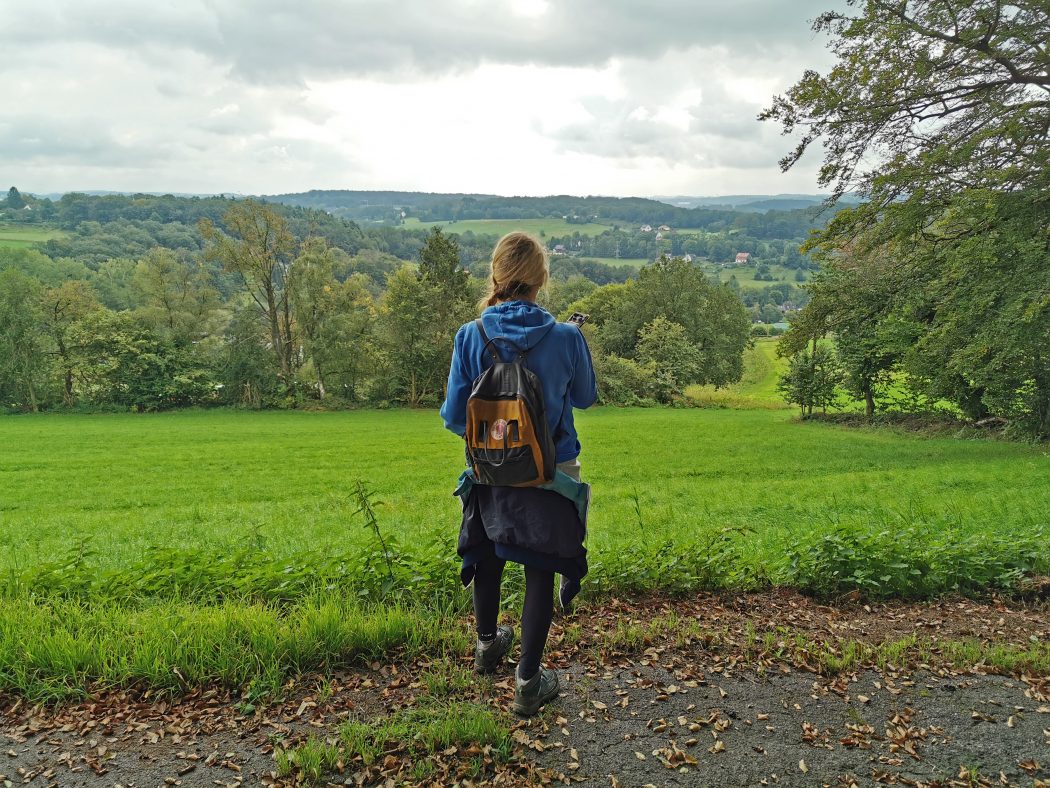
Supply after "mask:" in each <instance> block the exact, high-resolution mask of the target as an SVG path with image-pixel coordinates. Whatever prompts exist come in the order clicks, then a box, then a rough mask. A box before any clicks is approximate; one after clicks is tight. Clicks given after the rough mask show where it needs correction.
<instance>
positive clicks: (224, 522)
mask: <svg viewBox="0 0 1050 788" xmlns="http://www.w3.org/2000/svg"><path fill="white" fill-rule="evenodd" d="M769 344H771V343H769ZM759 347H760V348H761V349H762V351H761V353H760V358H764V357H765V356H766V353H765V344H760V345H759ZM792 415H793V414H791V413H785V412H776V411H736V410H723V411H719V410H688V409H687V410H663V409H661V410H656V409H653V410H645V409H615V408H600V409H596V410H594V411H593V412H586V413H582V414H580V415H579V426H580V431H581V437H582V441H583V444H584V451H583V454H582V457H581V459H582V462H583V466H584V473H585V476H586V477H587V479H588V480H590V481H591V482H592V483H593V484H594V490H595V497H594V507H593V512H592V517H591V522H590V536H589V546H590V549H591V550H592V551H593V552H592V557H593V559H594V561H595V563H596V564H599V565H600V564H602V562H609V561H612V562H613V563H616V562H618V561H620V560H623V557H624V556H625V555H626V553H625V551H626V550H628V549H638V550H642V551H643V552H644V550H646V549H649V548H652V549H654V550H655V549H656V546H658V545H659V544H661V543H663V542H665V541H668V540H670V541H671V542H673V543H676V544H679V545H681V547H682V549H683V550H685V549H694V548H695V547H696V545H698V544H703V543H705V540H709V539H714V538H717V536H718V535H719V534H721V533H722V529H727V528H730V529H733V528H746V529H747V532H746V533H741V534H740V535H739V536H737V537H734V539H735V548H739V555H738V556H737V557H736V558H735V559H734V560H737V561H739V562H740V567H738V568H740V569H742V570H743V569H746V570H749V571H750V572H751V574H753V575H754V576H770V577H773V578H778V577H780V578H782V579H786V578H788V575H789V574H790V573H789V567H786V566H785V561H786V555H787V548H788V547H789V546H790V544H791V543H792V542H794V541H799V540H801V541H803V542H806V541H807V540H812V539H817V538H819V537H820V536H821V535H822V534H825V533H828V532H830V531H833V530H835V529H836V528H839V527H846V528H850V529H855V530H857V531H858V532H863V533H868V532H870V531H871V530H872V529H875V530H883V529H885V530H887V531H888V532H889V533H891V534H892V533H894V532H901V533H904V532H909V533H910V532H912V530H914V529H918V530H915V533H928V534H929V535H931V536H934V535H935V536H936V538H938V539H941V538H948V537H949V536H951V538H959V539H965V538H970V537H983V536H988V537H995V538H1002V539H1012V538H1014V537H1023V536H1031V535H1032V534H1033V533H1035V532H1036V530H1038V529H1039V528H1044V529H1045V528H1046V525H1047V522H1048V520H1050V514H1048V513H1050V458H1048V456H1047V452H1046V450H1045V448H1032V447H1028V446H1022V445H1016V444H1010V443H999V442H991V441H987V442H983V441H981V442H965V441H956V440H951V439H920V438H913V437H908V436H904V435H900V434H896V433H893V432H887V431H875V430H871V431H865V430H846V429H839V428H834V427H829V426H823V425H817V424H798V423H794V422H792V421H791V417H792ZM0 441H2V443H3V445H4V446H6V447H9V450H8V451H5V452H4V454H3V456H2V457H0V501H2V504H0V509H2V511H0V518H2V528H0V548H2V549H0V577H2V576H4V575H7V574H10V573H11V572H18V571H21V570H25V569H27V568H31V567H33V566H34V565H37V564H40V563H42V562H47V561H49V560H52V559H54V557H55V556H57V555H61V554H65V553H67V552H69V551H70V550H71V548H74V547H75V546H76V545H77V544H78V543H79V542H80V541H81V540H89V544H90V546H91V549H92V551H93V553H92V558H91V560H90V562H91V563H92V564H95V565H97V566H99V567H119V566H122V565H127V564H132V563H135V562H137V561H140V560H141V558H142V556H143V554H144V551H146V550H147V549H148V548H151V547H167V548H179V549H185V550H191V551H204V552H210V551H219V552H222V551H223V550H230V551H232V550H235V549H237V548H239V547H241V546H244V545H246V544H252V545H258V547H259V549H260V550H264V551H267V552H269V553H272V554H275V555H277V556H285V555H294V554H298V553H302V552H305V551H319V552H321V553H325V552H332V551H344V552H345V551H348V550H349V551H353V550H354V549H356V548H363V546H364V545H366V544H367V543H368V541H369V536H368V534H367V533H366V531H365V530H364V528H363V527H362V525H361V522H360V520H359V518H356V519H355V518H352V516H351V514H352V512H353V511H354V509H355V508H356V507H355V506H354V505H353V503H352V502H350V503H348V502H345V501H340V498H341V497H345V496H346V495H348V494H349V493H350V491H351V489H352V486H353V483H354V480H356V479H362V480H364V482H365V483H366V484H367V485H368V486H369V487H371V488H373V489H374V490H375V491H376V492H377V496H378V498H379V499H380V500H381V501H382V502H383V503H382V504H381V505H380V506H379V507H378V516H379V521H380V525H381V527H382V528H384V529H386V530H387V531H388V532H390V533H392V534H396V535H398V537H400V538H402V539H406V540H408V541H409V542H411V543H416V544H422V543H425V542H428V541H430V540H435V539H438V540H440V539H444V538H452V537H453V536H454V535H455V533H456V530H457V526H458V503H457V502H456V501H455V500H454V499H453V498H452V497H451V495H450V493H451V489H452V486H453V483H454V481H455V477H456V475H458V472H459V470H460V469H461V465H462V459H461V458H462V453H461V447H460V443H459V440H458V439H457V438H455V437H454V436H452V435H450V434H447V433H445V432H444V431H443V430H442V428H441V425H440V422H439V419H438V417H437V415H436V413H434V412H431V411H389V412H369V411H360V412H352V413H294V412H293V413H287V412H270V413H248V412H230V411H213V412H182V413H172V414H161V415H127V416H121V415H105V416H60V415H50V416H49V415H42V416H32V417H9V418H6V419H4V420H3V421H2V422H0ZM408 447H412V448H411V450H409V448H408ZM726 569H728V567H726ZM606 580H608V578H606Z"/></svg>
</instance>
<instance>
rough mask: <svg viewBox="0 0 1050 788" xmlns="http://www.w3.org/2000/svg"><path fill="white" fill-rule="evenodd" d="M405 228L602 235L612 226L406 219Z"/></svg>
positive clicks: (546, 221)
mask: <svg viewBox="0 0 1050 788" xmlns="http://www.w3.org/2000/svg"><path fill="white" fill-rule="evenodd" d="M404 227H405V229H408V230H412V229H415V228H419V227H423V228H430V227H440V228H441V229H442V230H445V231H446V232H449V233H466V232H472V233H476V234H485V235H505V234H506V233H509V232H512V231H514V230H524V231H526V232H530V233H536V234H537V235H541V236H542V237H547V238H550V237H553V236H559V237H560V236H563V235H572V234H573V233H580V235H601V234H602V233H604V232H605V231H606V230H608V229H610V228H611V225H607V224H569V223H568V222H567V221H565V220H564V219H463V220H461V221H457V222H421V221H419V220H418V219H415V218H411V217H410V218H408V219H405V224H404Z"/></svg>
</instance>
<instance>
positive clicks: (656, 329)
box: [637, 317, 704, 402]
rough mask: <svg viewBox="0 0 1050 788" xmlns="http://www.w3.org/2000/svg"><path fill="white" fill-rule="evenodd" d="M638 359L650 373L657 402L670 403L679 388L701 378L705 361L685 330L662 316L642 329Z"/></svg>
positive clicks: (679, 392) (651, 385)
mask: <svg viewBox="0 0 1050 788" xmlns="http://www.w3.org/2000/svg"><path fill="white" fill-rule="evenodd" d="M637 354H638V360H639V361H640V362H641V363H642V364H643V365H648V366H649V368H650V369H651V371H652V380H651V381H650V388H651V390H653V391H654V393H655V395H656V399H657V400H658V401H660V402H671V401H672V400H673V399H674V398H675V397H677V396H679V395H681V393H682V389H683V388H684V387H685V386H686V385H688V384H690V383H693V382H695V381H697V380H699V379H700V378H701V376H702V370H703V364H704V360H703V357H702V355H701V353H700V351H699V349H698V348H697V347H696V345H694V344H692V343H691V342H690V341H689V338H688V337H687V336H686V334H685V329H684V328H683V327H682V326H680V325H679V324H678V323H672V322H671V321H670V320H668V319H667V318H664V317H658V318H656V319H655V320H653V321H652V322H651V323H646V324H645V325H644V326H642V330H641V331H640V332H639V336H638V345H637Z"/></svg>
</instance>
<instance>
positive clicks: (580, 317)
mask: <svg viewBox="0 0 1050 788" xmlns="http://www.w3.org/2000/svg"><path fill="white" fill-rule="evenodd" d="M589 317H590V315H585V314H583V312H573V313H572V314H571V315H569V322H570V323H575V324H576V325H578V326H582V325H583V324H584V323H586V322H587V318H589Z"/></svg>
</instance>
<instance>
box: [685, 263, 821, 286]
mask: <svg viewBox="0 0 1050 788" xmlns="http://www.w3.org/2000/svg"><path fill="white" fill-rule="evenodd" d="M703 267H704V269H705V270H706V271H708V272H709V273H711V274H712V275H716V276H717V277H718V279H719V281H721V282H728V281H729V280H730V279H731V278H733V277H736V281H737V282H738V283H739V284H740V286H741V287H748V288H752V289H759V288H762V287H768V286H769V285H775V284H780V283H781V282H790V283H791V284H801V283H800V282H796V281H795V274H796V273H797V269H795V268H786V267H784V266H782V265H771V266H769V273H770V274H771V275H772V277H773V281H772V282H770V281H768V280H764V279H755V274H756V273H757V272H758V267H757V266H754V265H741V266H735V265H731V266H721V265H717V264H715V263H704V264H703ZM810 276H811V274H810V273H809V272H806V273H805V277H806V281H808V280H809V278H810Z"/></svg>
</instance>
